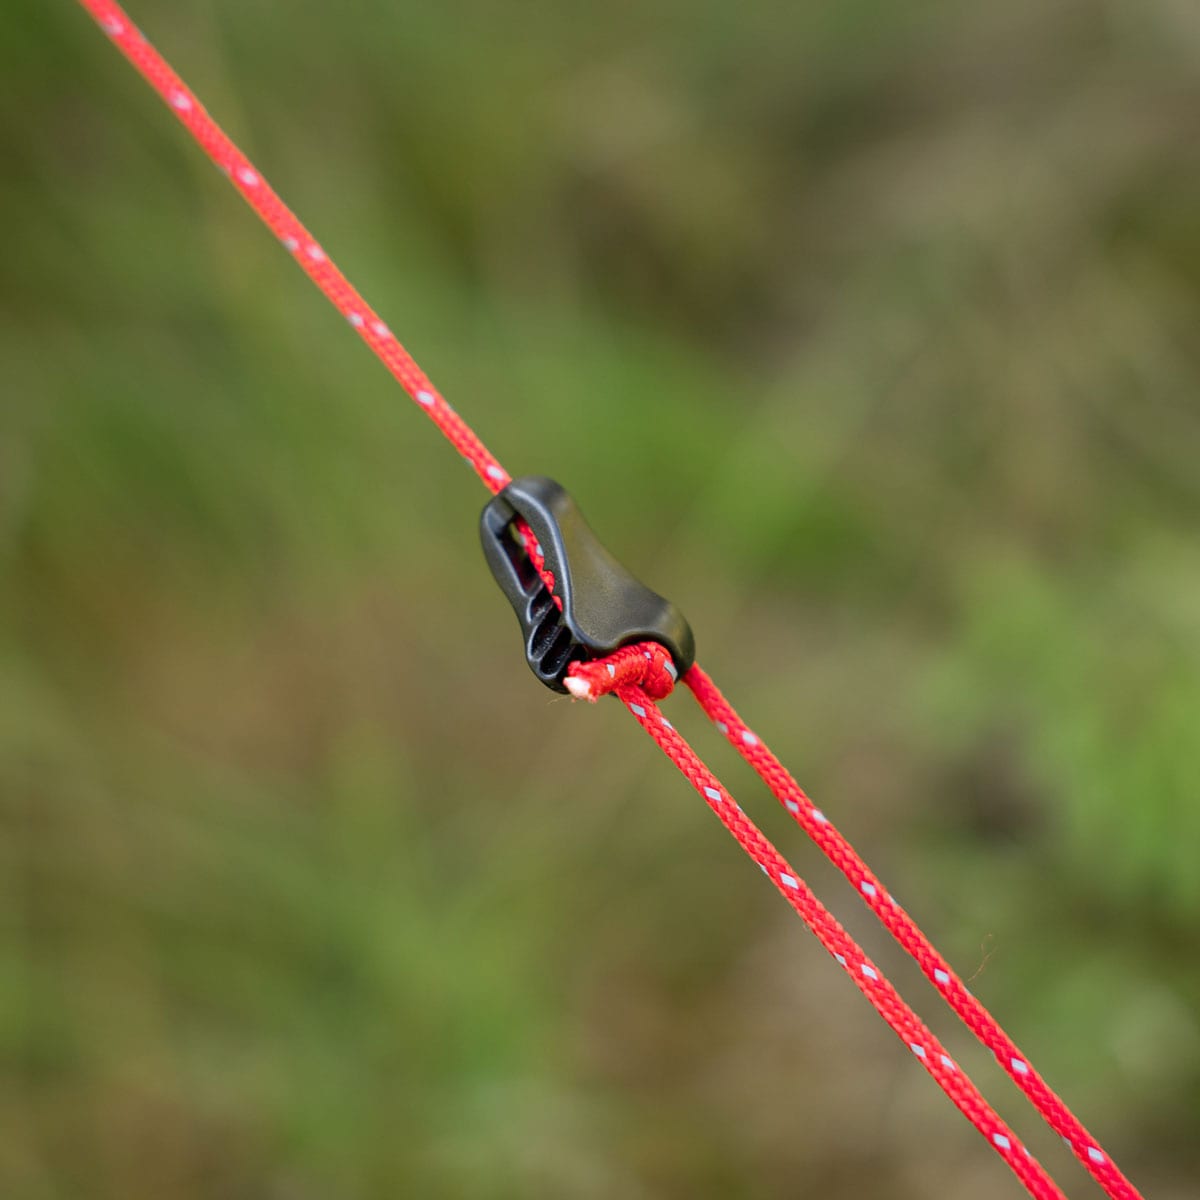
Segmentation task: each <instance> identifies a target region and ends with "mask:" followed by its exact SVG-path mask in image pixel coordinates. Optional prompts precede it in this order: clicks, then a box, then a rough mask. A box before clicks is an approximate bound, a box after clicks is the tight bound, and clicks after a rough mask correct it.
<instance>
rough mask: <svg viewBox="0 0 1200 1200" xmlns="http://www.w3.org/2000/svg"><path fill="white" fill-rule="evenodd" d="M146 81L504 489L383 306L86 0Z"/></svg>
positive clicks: (98, 1) (139, 45)
mask: <svg viewBox="0 0 1200 1200" xmlns="http://www.w3.org/2000/svg"><path fill="white" fill-rule="evenodd" d="M79 2H80V4H82V5H83V7H84V8H86V9H87V11H88V12H89V13H91V15H92V16H93V17H94V18H95V20H96V22H97V24H99V26H100V28H101V29H102V30H104V32H105V33H106V34H108V36H109V37H110V38H111V39H112V41H113V43H114V44H115V45H116V46H117V48H118V49H119V50H120V51H121V53H122V54H124V55H125V57H126V58H127V59H128V60H129V61H130V62H131V63H132V64H133V65H134V66H135V67H136V68H137V70H138V71H139V72H140V73H141V75H142V76H143V77H144V78H145V80H146V82H147V83H149V84H150V86H151V87H152V88H153V89H154V90H155V91H156V92H158V94H159V95H160V96H161V97H162V98H163V99H164V100H165V101H166V102H167V105H168V106H169V107H170V109H171V111H172V112H173V113H174V114H175V116H176V117H178V118H179V121H180V122H181V123H182V124H183V126H184V127H185V128H186V129H187V131H188V132H189V133H190V134H191V135H192V137H194V138H195V139H196V141H197V142H198V143H199V144H200V148H201V149H202V150H203V151H204V152H205V153H206V154H207V155H208V157H209V158H211V159H212V160H213V162H214V163H216V165H217V166H218V167H219V168H220V169H221V171H222V172H224V174H225V175H227V176H228V177H229V182H230V183H232V184H233V186H234V187H235V188H237V190H238V191H239V192H240V193H241V195H242V198H243V199H244V200H245V201H246V203H247V204H249V205H250V207H251V208H252V209H254V211H255V212H256V213H258V215H259V216H260V217H261V218H262V221H263V223H264V224H265V225H266V226H267V228H269V229H270V230H271V232H272V233H273V234H274V235H275V236H276V237H277V238H278V239H279V241H280V242H281V243H282V245H283V247H284V249H285V250H287V252H288V253H289V254H290V255H291V256H292V258H294V259H295V260H296V262H297V263H299V265H300V267H301V268H302V269H303V271H304V273H305V274H306V275H307V276H308V277H309V278H310V279H311V280H312V281H313V283H315V284H316V285H317V287H318V288H320V289H321V291H322V292H323V293H324V294H325V297H326V299H328V301H329V302H330V304H332V305H333V306H334V308H336V309H337V310H338V312H340V313H341V314H342V316H343V317H345V318H346V320H347V321H349V322H350V324H351V325H352V326H353V327H354V329H356V330H357V331H358V335H359V337H361V338H362V340H363V341H364V342H366V343H367V345H368V346H370V348H371V349H372V351H374V353H375V356H376V357H377V358H378V359H379V360H380V362H382V363H383V365H384V366H385V367H387V369H388V370H389V371H390V372H391V373H392V375H393V376H394V377H395V379H396V381H397V382H398V383H399V384H400V386H401V387H402V388H403V389H404V390H405V391H406V392H407V393H408V394H409V396H411V397H412V399H413V400H415V401H416V403H417V404H418V405H419V406H420V407H421V409H422V410H423V411H424V412H425V414H426V416H428V417H429V419H430V420H431V421H432V422H433V423H434V424H435V425H436V426H437V427H438V429H439V430H440V431H441V432H442V434H443V435H444V436H445V438H446V440H447V441H449V442H450V444H451V445H452V446H453V447H454V448H455V449H456V450H457V451H458V452H459V453H460V454H461V455H462V456H463V458H465V459H466V460H467V463H468V465H469V466H470V467H471V469H472V470H473V471H474V472H475V473H476V474H477V475H478V476H479V478H480V479H481V480H482V481H483V484H484V486H485V487H487V488H488V489H489V490H490V491H492V492H498V491H500V490H501V488H503V487H506V486H507V485H508V483H509V474H508V472H507V471H506V470H505V469H504V468H503V467H502V466H501V465H500V463H499V460H498V459H497V458H496V457H495V455H493V454H492V453H491V451H489V450H488V448H487V447H486V446H485V445H484V444H483V442H481V441H480V440H479V438H478V437H477V436H476V434H475V431H474V430H473V429H472V428H471V427H470V426H469V425H468V424H467V423H466V421H464V420H463V419H462V417H460V416H459V415H458V413H456V412H455V411H454V409H453V408H451V407H450V405H449V404H447V403H446V401H445V399H444V398H443V397H442V395H441V394H440V393H439V392H438V390H437V388H435V387H434V386H433V384H432V383H431V382H430V380H429V377H428V376H427V375H426V374H425V372H424V371H422V370H421V368H420V367H419V366H418V365H417V363H416V361H415V360H414V358H413V357H412V355H411V354H409V352H408V351H407V350H406V349H405V348H404V347H403V346H402V345H401V344H400V342H399V340H398V339H397V338H396V337H395V335H394V334H393V333H392V331H391V330H390V329H388V327H387V325H385V324H384V322H383V321H382V320H380V317H379V314H378V313H376V312H375V310H374V309H373V308H372V307H371V306H370V305H369V304H368V303H367V302H366V301H365V300H364V299H363V298H362V296H361V295H359V293H358V290H357V289H356V288H355V287H354V286H353V285H352V284H351V283H350V281H349V280H348V279H347V278H346V277H345V276H344V275H343V274H342V273H341V271H339V270H338V269H337V267H336V266H334V264H333V260H332V259H331V258H330V257H329V255H328V254H326V253H325V251H324V249H323V248H322V246H321V244H320V243H319V242H318V241H317V240H316V238H314V237H313V235H312V234H311V233H309V231H308V230H307V229H306V228H305V227H304V226H303V225H302V224H301V223H300V221H299V219H298V218H297V217H296V214H295V213H293V212H292V210H291V209H290V208H288V206H287V205H286V204H284V202H283V201H282V200H281V199H280V198H279V195H278V194H277V193H276V191H275V189H274V188H272V187H271V185H270V184H269V183H267V181H266V180H265V179H264V178H263V177H262V175H261V174H260V173H259V172H258V170H256V169H255V167H254V165H253V164H252V163H251V162H250V160H249V159H248V158H247V157H246V156H245V155H244V154H243V153H242V152H241V151H240V150H239V149H238V148H237V146H235V145H234V144H233V142H232V141H230V139H229V137H228V136H227V135H226V133H225V131H224V130H223V129H222V128H221V127H220V126H219V125H218V124H217V123H216V121H214V120H213V119H212V117H211V116H209V114H208V112H207V111H206V109H205V108H204V106H203V105H202V104H201V103H200V101H199V100H198V99H197V98H196V96H195V94H194V93H193V92H192V91H191V89H190V88H189V87H188V86H187V84H185V83H184V82H183V80H182V79H180V77H179V76H178V75H177V74H176V73H175V72H174V71H173V70H172V69H171V67H170V66H169V65H168V63H167V62H166V60H165V59H164V58H163V57H162V55H161V54H159V53H158V51H157V50H155V49H154V47H153V46H152V45H150V43H149V42H148V41H147V40H146V38H145V37H144V35H143V34H142V32H141V30H140V29H138V28H137V26H136V25H134V24H133V22H132V21H131V20H130V19H129V17H128V16H127V15H126V14H125V12H124V10H123V9H122V8H121V7H120V6H119V5H117V4H113V3H111V2H110V0H79Z"/></svg>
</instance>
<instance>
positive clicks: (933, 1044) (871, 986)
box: [616, 685, 1065, 1200]
mask: <svg viewBox="0 0 1200 1200" xmlns="http://www.w3.org/2000/svg"><path fill="white" fill-rule="evenodd" d="M616 695H617V696H619V697H620V699H621V702H622V703H623V704H624V705H625V707H626V708H627V709H629V711H630V712H631V713H632V714H633V715H634V717H635V718H636V719H637V722H638V724H639V725H641V727H642V728H643V729H644V730H645V731H646V732H647V733H648V734H649V735H650V736H651V737H652V738H653V739H654V740H655V742H656V743H657V744H658V747H659V749H660V750H662V752H663V753H664V754H665V755H666V756H667V757H668V758H669V759H670V760H671V761H672V762H673V763H674V764H675V765H676V766H677V767H678V768H679V770H680V771H682V772H683V774H684V776H685V777H686V778H687V781H688V782H689V783H690V784H691V785H692V787H694V788H695V789H696V791H697V792H698V793H699V794H700V797H701V799H703V800H704V802H705V803H706V804H707V805H708V807H709V808H711V809H712V810H713V812H714V813H716V814H717V816H718V818H719V819H720V821H721V824H722V825H724V826H725V828H726V829H728V830H729V832H730V833H731V834H733V836H734V838H735V839H736V840H737V843H738V845H739V846H741V848H742V849H743V850H745V852H746V853H747V854H748V855H749V856H750V857H751V858H752V859H754V861H755V862H756V863H758V865H759V866H760V867H762V869H763V871H764V872H766V874H767V876H768V878H769V879H770V880H771V882H772V883H773V884H774V885H775V887H776V888H777V889H778V890H779V892H780V894H781V895H782V896H783V898H784V899H785V900H786V901H787V902H788V903H789V904H790V905H791V906H792V907H793V908H794V909H795V910H796V911H797V912H798V913H799V914H800V916H801V917H803V918H804V922H805V924H806V925H807V926H808V927H809V929H811V930H812V931H813V933H815V934H816V935H817V938H818V940H819V941H820V943H821V945H822V946H824V947H825V949H826V950H828V951H829V953H830V954H832V955H833V957H834V958H835V959H836V960H837V962H838V965H839V966H841V968H842V969H843V970H844V971H845V972H846V974H847V975H849V976H850V978H851V979H852V980H854V983H855V986H856V987H857V988H858V990H859V991H860V992H862V994H863V995H864V996H866V998H867V999H868V1000H869V1001H870V1002H871V1005H872V1007H874V1009H875V1011H876V1012H877V1013H879V1015H880V1016H881V1017H882V1018H883V1019H884V1020H885V1021H886V1022H887V1023H888V1024H889V1025H890V1026H891V1027H892V1029H893V1030H894V1031H895V1033H896V1035H897V1036H898V1037H899V1038H900V1040H901V1041H902V1042H904V1044H905V1045H906V1046H908V1048H909V1049H910V1050H911V1051H912V1052H913V1054H915V1055H916V1057H917V1058H918V1060H919V1061H920V1063H921V1066H923V1067H924V1068H925V1070H926V1071H928V1072H929V1074H930V1075H932V1076H933V1078H934V1079H935V1080H936V1082H937V1085H938V1087H940V1088H941V1089H942V1091H944V1092H945V1093H946V1095H947V1096H949V1097H950V1099H951V1100H952V1101H953V1102H954V1104H955V1105H956V1106H957V1107H958V1109H959V1111H960V1112H961V1113H962V1114H963V1115H964V1116H965V1117H966V1118H967V1120H968V1121H970V1122H971V1124H972V1125H974V1126H975V1128H976V1129H978V1130H979V1132H980V1133H981V1134H983V1136H984V1137H985V1138H987V1140H988V1143H989V1145H991V1147H992V1149H993V1150H995V1151H996V1152H997V1153H998V1154H999V1155H1000V1157H1001V1158H1003V1159H1004V1161H1005V1162H1006V1163H1008V1165H1009V1166H1010V1167H1011V1168H1012V1170H1013V1172H1014V1173H1015V1174H1016V1176H1017V1178H1018V1179H1020V1181H1021V1182H1022V1183H1023V1184H1024V1185H1025V1187H1026V1188H1027V1189H1028V1191H1029V1194H1030V1195H1031V1196H1038V1197H1047V1196H1056V1197H1063V1193H1062V1192H1060V1191H1059V1189H1058V1188H1057V1186H1055V1184H1054V1181H1053V1180H1052V1179H1051V1178H1050V1177H1049V1175H1047V1174H1046V1172H1045V1169H1044V1168H1043V1167H1042V1166H1041V1164H1040V1163H1038V1161H1037V1160H1036V1159H1035V1158H1034V1157H1033V1156H1032V1155H1031V1154H1030V1153H1029V1151H1028V1150H1027V1149H1026V1148H1025V1147H1024V1146H1023V1145H1021V1143H1020V1142H1018V1140H1017V1137H1016V1134H1014V1133H1013V1131H1012V1130H1011V1129H1009V1127H1008V1126H1007V1125H1006V1124H1005V1123H1004V1122H1003V1121H1002V1120H1001V1119H1000V1117H999V1116H997V1115H996V1113H995V1111H993V1109H992V1108H991V1106H990V1105H989V1104H988V1102H987V1101H986V1100H985V1099H984V1098H983V1097H982V1096H981V1095H980V1094H979V1091H978V1089H977V1088H976V1087H975V1085H974V1084H973V1083H972V1082H971V1081H970V1079H968V1078H967V1076H966V1074H965V1073H964V1072H963V1071H962V1070H961V1069H960V1068H959V1067H958V1066H957V1065H956V1064H955V1062H954V1060H953V1059H951V1057H950V1056H949V1055H948V1054H947V1053H946V1051H945V1048H944V1047H943V1046H942V1044H941V1043H940V1042H939V1041H938V1040H937V1038H935V1037H934V1036H933V1034H932V1033H930V1031H929V1030H928V1029H926V1027H925V1026H924V1024H923V1023H922V1022H921V1020H920V1018H919V1017H918V1016H917V1015H916V1013H914V1012H913V1010H912V1009H911V1008H909V1006H908V1005H907V1004H905V1002H904V1001H903V1000H902V999H901V997H900V995H899V993H898V992H897V991H896V989H895V988H894V987H893V986H892V985H891V984H890V983H889V982H888V981H887V980H886V979H885V978H884V976H883V972H881V971H880V970H879V968H878V967H877V966H875V964H874V963H873V962H871V960H870V959H869V958H867V956H866V955H865V954H864V953H863V951H862V949H861V948H860V947H859V945H858V944H857V943H856V942H855V941H854V939H853V938H852V937H851V936H850V935H849V934H848V933H847V932H846V931H845V930H844V929H843V928H842V927H841V925H839V924H838V923H837V921H836V920H835V919H834V917H833V916H832V914H831V913H830V912H829V910H828V909H826V908H825V906H824V905H823V904H822V903H821V902H820V900H818V899H817V898H816V896H814V895H813V893H812V891H811V890H810V889H809V887H808V885H807V884H806V883H805V882H804V881H803V880H802V879H801V878H800V876H799V875H798V874H797V873H796V871H795V870H794V869H793V868H792V867H791V866H789V865H788V863H787V860H786V859H784V857H783V856H782V855H781V854H780V853H779V851H778V850H776V849H775V847H774V846H772V845H771V843H770V842H769V841H767V839H766V838H765V837H764V836H763V835H762V833H761V832H760V830H759V829H758V827H757V826H756V825H755V824H754V822H753V821H751V820H750V818H749V817H747V816H746V814H745V813H744V812H742V810H741V808H740V806H739V805H737V804H736V803H735V802H734V799H733V797H732V796H731V795H730V794H729V793H728V792H727V791H726V790H725V788H724V787H723V786H722V785H721V783H720V781H719V780H718V779H717V777H716V776H715V775H714V774H713V773H712V772H711V771H710V770H709V769H708V767H707V766H705V764H704V763H703V762H702V761H701V759H700V757H699V755H697V754H696V752H695V751H694V750H693V749H692V748H691V746H689V745H688V744H687V742H686V741H684V739H683V738H682V737H681V736H680V735H679V733H678V732H677V731H676V730H675V728H674V726H672V725H671V723H670V722H669V721H668V720H666V718H665V717H663V715H662V712H661V711H660V709H659V707H658V705H657V704H655V703H654V701H653V700H651V699H650V697H649V696H648V695H647V694H646V693H645V692H644V691H643V690H642V689H641V688H639V687H636V686H628V685H627V686H625V687H621V688H618V689H617V691H616ZM1064 1200H1065V1198H1064Z"/></svg>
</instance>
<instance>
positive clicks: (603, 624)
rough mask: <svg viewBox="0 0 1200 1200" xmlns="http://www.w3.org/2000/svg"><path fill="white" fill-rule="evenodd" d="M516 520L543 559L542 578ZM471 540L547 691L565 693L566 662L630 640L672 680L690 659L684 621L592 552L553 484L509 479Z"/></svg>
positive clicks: (587, 533)
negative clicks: (670, 666)
mask: <svg viewBox="0 0 1200 1200" xmlns="http://www.w3.org/2000/svg"><path fill="white" fill-rule="evenodd" d="M521 521H524V523H525V524H526V525H527V526H528V527H529V530H530V531H531V532H532V534H533V537H534V539H535V541H536V546H537V551H538V553H540V554H541V556H542V558H543V560H544V561H543V564H542V569H541V570H539V569H538V567H537V565H536V564H535V563H534V561H533V559H532V558H531V556H530V552H529V548H528V545H527V541H526V539H525V538H524V537H523V536H522V530H521V529H520V528H519V522H521ZM479 534H480V538H481V539H482V541H483V553H484V557H485V558H486V559H487V562H488V566H489V567H490V568H491V571H492V575H493V576H494V577H495V580H496V582H497V583H498V584H499V585H500V590H501V591H502V592H503V593H504V594H505V596H507V597H508V602H509V603H510V604H511V605H512V607H513V612H515V613H516V614H517V620H518V621H519V622H520V624H521V635H522V637H523V638H524V641H525V660H526V662H528V663H529V669H530V670H531V671H532V672H533V673H534V674H535V675H536V676H537V677H538V679H540V680H541V681H542V683H544V684H545V685H546V686H547V687H548V688H551V689H552V690H554V691H556V692H565V691H567V687H566V685H565V684H564V682H563V680H564V678H565V676H566V673H567V670H568V668H569V667H570V665H571V664H572V663H573V662H577V661H580V660H586V659H592V658H602V657H604V656H606V655H609V654H612V653H613V652H614V651H616V650H619V649H620V648H621V647H622V646H628V645H630V644H631V643H633V642H658V643H659V644H660V645H663V646H665V647H666V648H667V650H669V651H670V653H671V659H672V661H673V663H674V667H675V671H676V673H677V674H678V675H683V674H684V673H685V672H686V671H687V670H688V669H689V668H690V667H691V665H692V663H693V662H694V661H695V658H696V643H695V639H694V638H693V636H692V629H691V626H690V625H689V624H688V623H687V621H686V620H685V619H684V616H683V614H682V613H681V612H680V611H679V609H678V608H676V607H675V605H674V604H672V603H671V602H670V601H669V600H664V599H663V597H662V596H660V595H659V594H658V593H657V592H653V591H651V590H650V589H649V588H648V587H646V585H645V584H644V583H642V582H641V581H640V580H638V579H635V578H634V577H633V576H632V575H631V574H630V573H629V571H627V570H626V569H625V567H624V566H622V565H621V563H619V562H618V561H617V560H616V559H615V558H614V557H613V556H612V555H611V554H610V553H609V552H608V551H607V550H606V549H605V548H604V547H603V546H602V545H601V544H600V542H599V540H598V539H597V538H596V535H595V534H594V533H593V532H592V530H591V527H590V526H589V525H588V523H587V522H586V521H585V520H584V519H583V514H582V513H581V512H580V511H579V506H578V505H577V504H576V503H575V500H574V498H573V497H572V496H571V494H570V492H568V491H567V490H566V489H565V488H564V487H562V486H561V485H560V484H558V483H555V481H554V480H553V479H547V478H545V476H541V475H527V476H524V477H523V478H521V479H514V480H513V481H512V482H511V483H510V484H509V485H508V486H507V487H506V488H504V490H503V491H501V492H499V493H498V494H497V495H496V496H494V497H492V499H491V500H490V501H489V502H488V504H487V506H486V507H485V508H484V510H483V515H482V516H481V517H480V521H479ZM547 576H550V577H552V578H553V581H554V583H553V591H552V590H551V587H550V586H549V585H548V584H547V579H546V577H547ZM559 601H561V607H560V604H559Z"/></svg>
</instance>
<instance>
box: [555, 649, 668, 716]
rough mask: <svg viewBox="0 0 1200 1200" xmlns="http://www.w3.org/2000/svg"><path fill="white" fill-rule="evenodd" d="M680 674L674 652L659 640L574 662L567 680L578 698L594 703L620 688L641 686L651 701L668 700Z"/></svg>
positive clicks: (568, 688)
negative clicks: (585, 660)
mask: <svg viewBox="0 0 1200 1200" xmlns="http://www.w3.org/2000/svg"><path fill="white" fill-rule="evenodd" d="M678 677H679V674H678V672H677V671H676V670H675V662H674V660H673V659H672V658H671V652H670V651H669V650H668V649H667V648H666V647H665V646H660V645H659V644H658V642H637V643H635V644H634V645H632V646H622V647H621V649H620V650H618V651H617V652H616V653H615V654H610V655H608V656H607V657H605V658H594V659H592V660H591V661H589V662H577V663H572V664H571V667H570V669H569V670H568V671H567V677H566V679H565V680H563V682H564V683H565V684H566V687H567V691H568V692H570V693H571V695H572V696H574V697H575V699H576V700H588V701H591V702H592V703H593V704H594V703H595V702H596V701H597V700H599V699H600V697H601V696H607V695H608V693H609V692H612V691H615V690H616V689H617V688H619V687H628V686H633V687H640V688H641V689H642V690H643V691H644V692H645V693H646V695H647V696H649V697H650V699H651V700H665V699H666V698H667V697H668V696H669V695H670V694H671V692H672V690H673V689H674V687H675V680H676V679H677V678H678Z"/></svg>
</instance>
